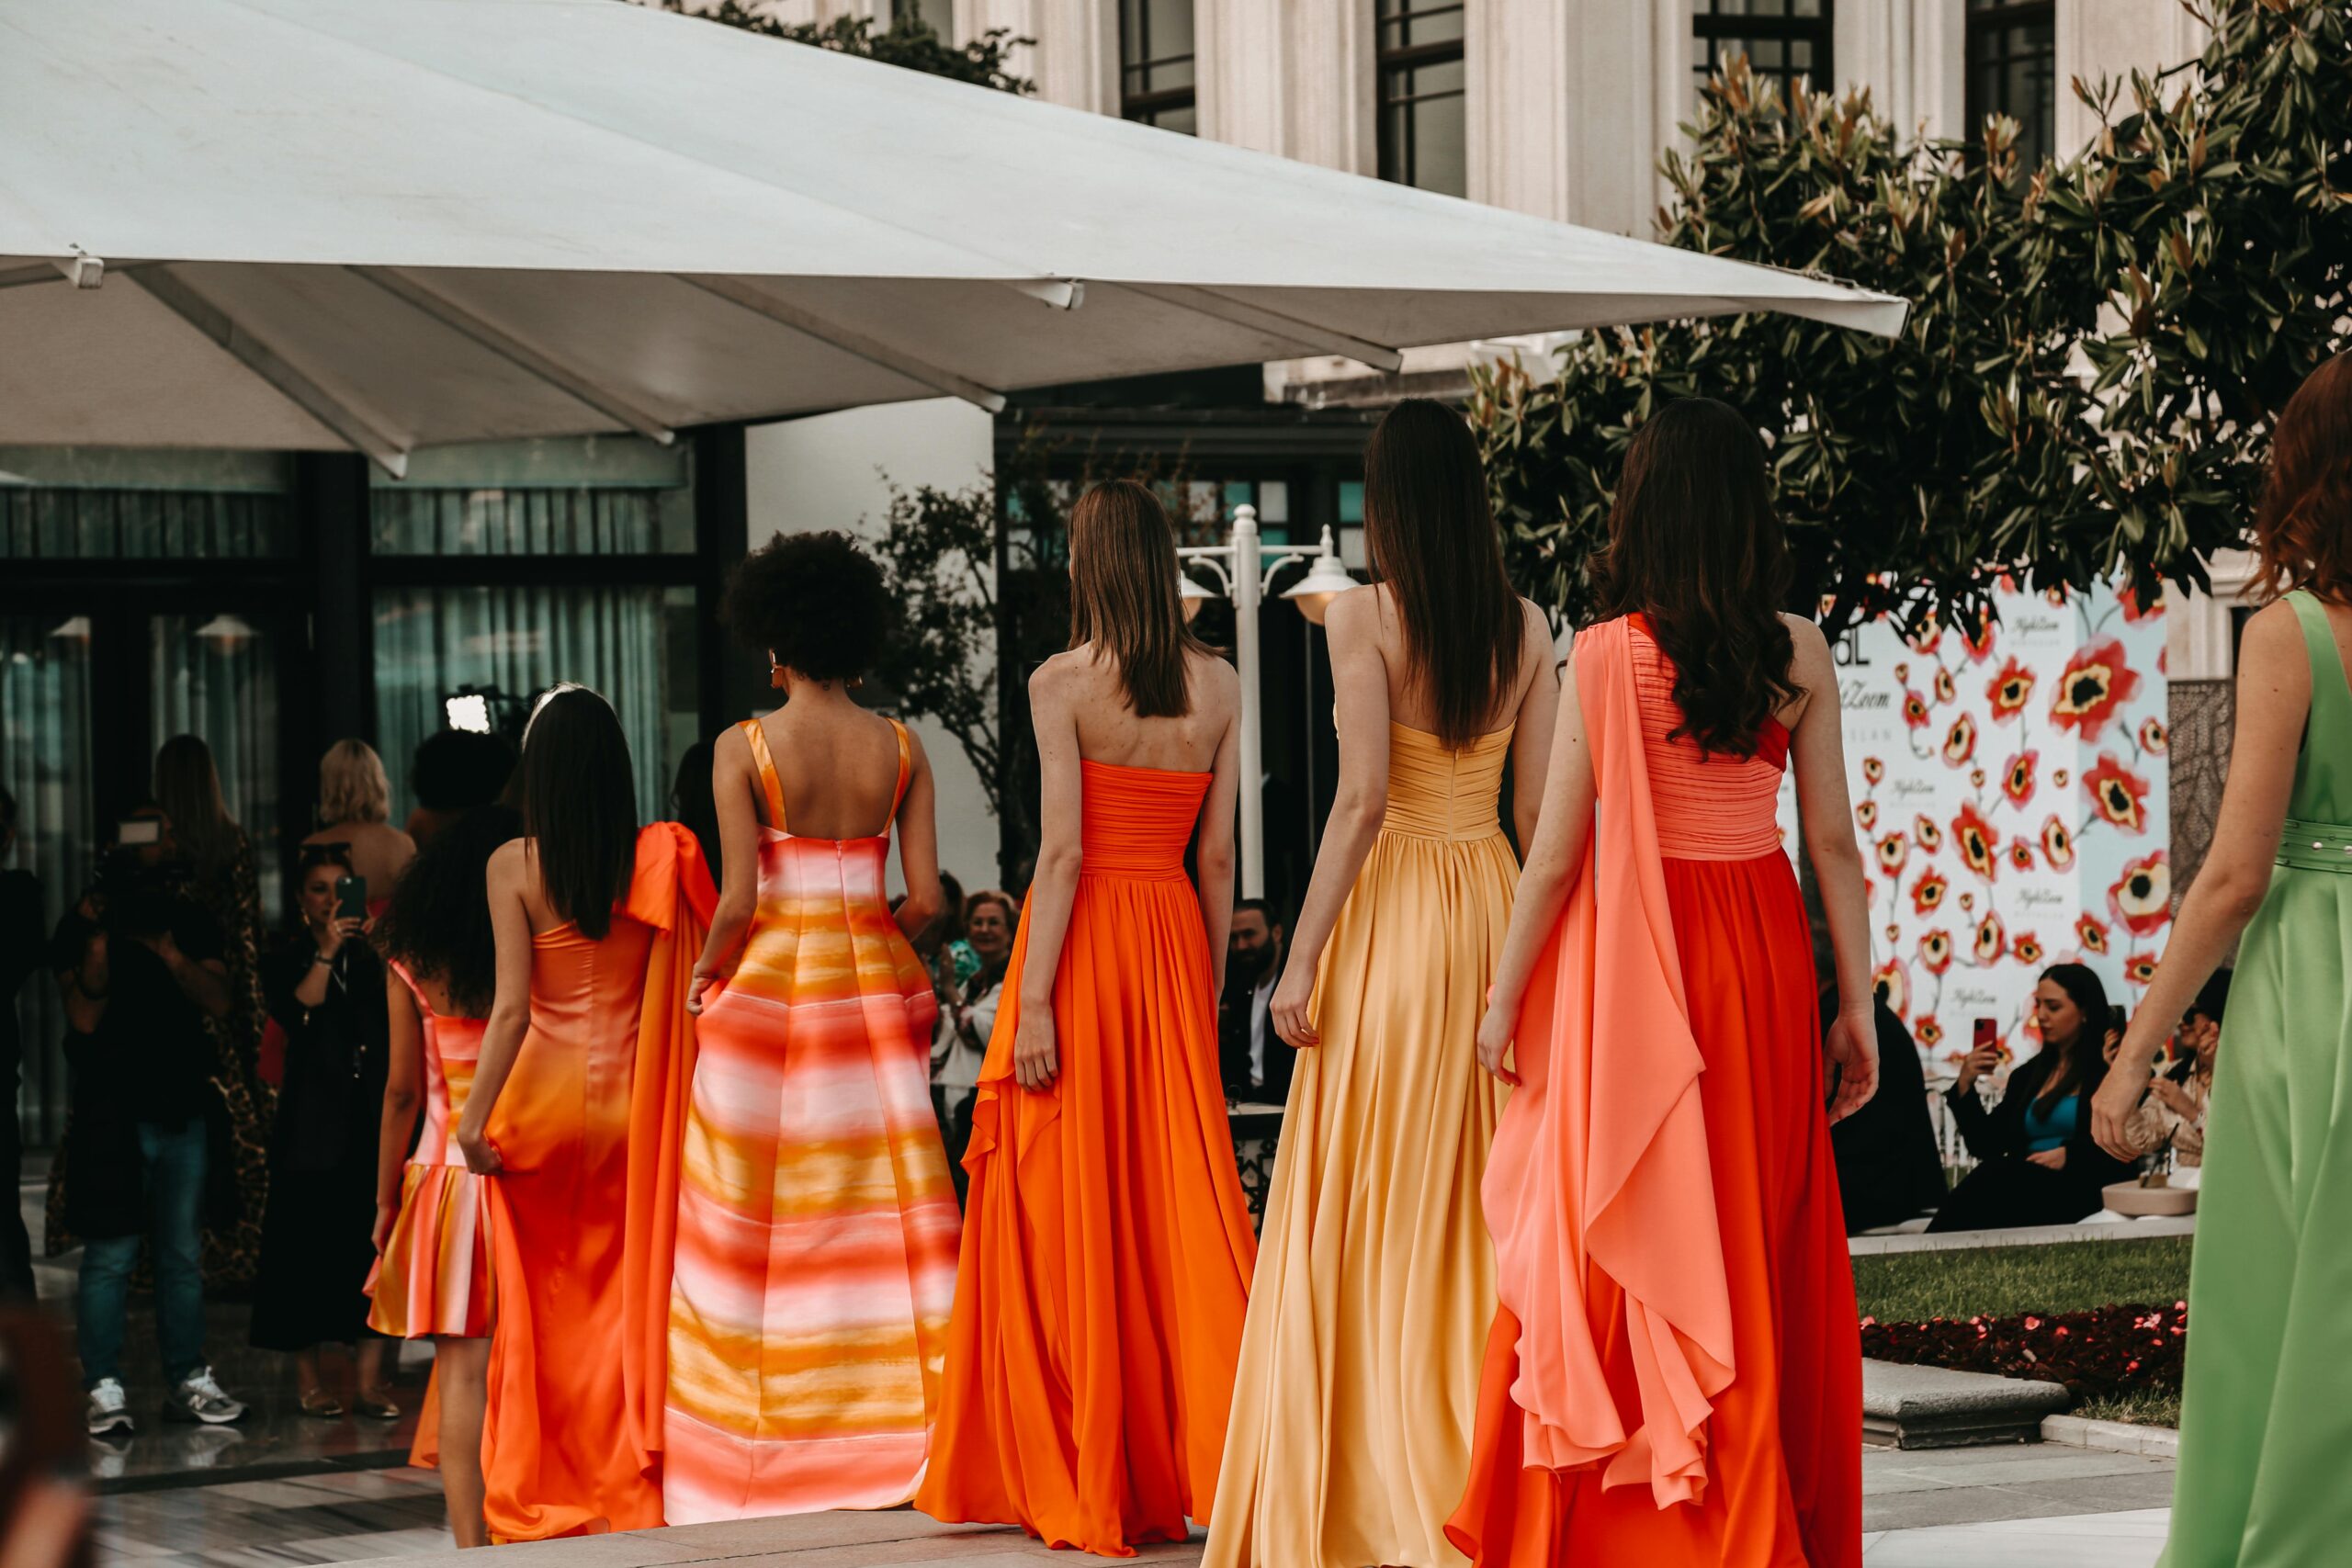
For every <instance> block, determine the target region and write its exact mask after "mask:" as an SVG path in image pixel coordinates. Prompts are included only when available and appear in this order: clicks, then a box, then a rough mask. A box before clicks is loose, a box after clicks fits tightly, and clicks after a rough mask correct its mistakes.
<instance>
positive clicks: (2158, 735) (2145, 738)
mask: <svg viewBox="0 0 2352 1568" xmlns="http://www.w3.org/2000/svg"><path fill="white" fill-rule="evenodd" d="M2140 750H2143V751H2145V752H2146V753H2148V755H2149V756H2151V757H2161V756H2163V755H2164V754H2165V752H2167V751H2169V750H2172V732H2171V731H2170V730H2168V729H2166V728H2165V721H2164V720H2163V719H2160V718H2158V717H2156V716H2154V715H2153V714H2151V715H2149V716H2147V717H2146V718H2143V719H2142V720H2141V721H2140Z"/></svg>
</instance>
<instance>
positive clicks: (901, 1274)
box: [662, 719, 957, 1525]
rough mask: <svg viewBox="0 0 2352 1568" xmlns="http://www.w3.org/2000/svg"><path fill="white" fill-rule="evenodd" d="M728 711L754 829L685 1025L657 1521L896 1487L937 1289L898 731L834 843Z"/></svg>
mask: <svg viewBox="0 0 2352 1568" xmlns="http://www.w3.org/2000/svg"><path fill="white" fill-rule="evenodd" d="M894 722H895V721H894ZM741 728H742V730H743V734H744V737H745V739H748V740H749V741H750V742H751V746H752V759H753V761H755V762H756V763H757V764H758V768H759V776H760V787H761V794H762V796H763V799H764V801H765V803H766V811H767V823H766V825H765V826H763V828H762V829H761V830H760V895H759V907H758V910H757V912H756V913H755V914H753V916H752V929H751V931H750V932H749V933H748V934H747V935H746V936H745V938H744V943H743V953H742V956H741V960H740V961H739V962H738V963H737V964H736V966H735V973H734V975H733V976H732V977H730V978H729V980H728V982H727V984H726V987H725V988H724V989H722V990H718V991H717V992H714V993H712V994H711V995H710V996H708V997H707V998H706V1002H705V1006H704V1008H703V1010H702V1015H701V1017H700V1018H699V1019H698V1020H696V1023H695V1045H696V1055H695V1087H694V1103H693V1108H692V1111H691V1112H690V1114H689V1115H688V1118H687V1122H686V1146H685V1165H684V1177H683V1179H682V1180H681V1182H680V1185H679V1191H678V1251H677V1264H676V1268H675V1269H674V1270H673V1286H672V1292H671V1297H670V1408H669V1416H668V1418H667V1421H666V1424H665V1430H666V1437H667V1446H666V1449H665V1451H664V1454H663V1458H662V1495H663V1499H664V1504H663V1513H664V1516H665V1517H666V1518H667V1519H668V1522H670V1523H671V1524H673V1525H684V1524H698V1523H702V1522H704V1521H706V1520H710V1519H733V1518H748V1517H759V1516H763V1515H771V1514H796V1513H807V1512H812V1511H814V1510H818V1509H823V1508H887V1507H892V1506H896V1505H898V1504H900V1503H903V1502H905V1501H906V1500H907V1499H908V1498H909V1497H910V1496H911V1495H913V1493H914V1489H915V1478H916V1477H917V1476H919V1475H921V1474H922V1464H923V1456H924V1452H925V1449H926V1445H927V1442H928V1439H929V1437H930V1433H931V1415H932V1411H933V1407H934V1406H935V1405H936V1404H937V1403H938V1397H939V1371H940V1364H941V1361H942V1359H943V1358H944V1356H945V1354H946V1349H947V1314H948V1309H949V1308H950V1307H951V1306H952V1305H953V1304H954V1303H955V1300H956V1225H957V1218H956V1189H955V1187H954V1186H953V1185H952V1184H951V1183H950V1182H949V1180H948V1179H947V1152H946V1150H945V1149H944V1148H943V1147H941V1145H940V1141H939V1123H938V1121H937V1120H936V1118H934V1117H933V1113H932V1109H931V1025H932V1020H933V1018H934V1017H935V1016H936V1014H937V1012H938V1003H937V1001H936V1000H935V999H934V998H933V996H932V994H931V976H930V975H929V974H927V973H926V972H925V971H924V969H923V966H922V959H920V958H918V957H916V956H915V951H914V949H913V948H912V947H910V946H909V945H908V943H907V939H906V938H905V937H904V936H903V935H901V934H900V933H899V924H898V920H897V919H896V918H895V917H894V916H892V914H891V913H890V900H889V889H888V886H887V885H886V883H885V881H884V867H885V862H886V861H887V859H888V855H889V852H890V836H889V823H890V821H891V820H895V819H896V818H897V816H898V810H899V800H900V799H902V798H903V797H904V796H905V795H906V789H907V776H908V763H909V757H910V752H909V748H908V744H907V732H906V730H905V728H903V727H900V728H899V730H898V735H899V780H898V785H897V789H896V791H895V793H894V794H893V795H892V796H891V801H890V816H889V818H886V819H885V820H884V823H883V828H882V831H881V832H879V833H877V834H875V835H873V836H871V837H868V838H863V839H842V840H834V839H809V838H801V837H798V836H796V835H794V834H793V833H791V832H789V831H787V830H786V827H785V803H784V790H783V787H782V786H781V784H779V783H778V782H777V779H776V773H775V761H774V760H773V759H772V758H771V757H770V756H769V754H768V745H767V736H766V733H765V732H764V731H763V729H762V728H760V723H759V721H758V720H757V719H748V720H746V721H745V722H744V723H743V725H742V727H741Z"/></svg>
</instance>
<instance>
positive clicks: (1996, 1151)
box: [1928, 964, 2132, 1231]
mask: <svg viewBox="0 0 2352 1568" xmlns="http://www.w3.org/2000/svg"><path fill="white" fill-rule="evenodd" d="M2033 1008H2034V1017H2035V1019H2036V1020H2037V1021H2039V1023H2040V1024H2041V1052H2040V1053H2039V1054H2037V1055H2035V1056H2034V1058H2033V1059H2032V1060H2031V1061H2030V1062H2028V1063H2026V1064H2025V1065H2024V1066H2020V1067H2018V1068H2017V1069H2015V1070H2014V1071H2012V1072H2011V1073H2010V1074H2009V1078H2008V1083H2007V1085H2006V1086H2005V1087H2004V1089H2003V1090H2002V1093H2001V1099H2000V1101H1999V1103H1998V1104H1996V1105H1995V1106H1994V1107H1993V1109H1991V1110H1990V1111H1987V1110H1986V1109H1985V1102H1984V1100H1982V1099H1981V1098H1980V1097H1979V1096H1978V1094H1977V1092H1976V1085H1977V1080H1978V1079H1980V1078H1982V1077H1985V1075H1987V1074H1988V1073H1990V1072H1991V1071H1992V1070H1993V1069H1994V1067H1995V1066H1997V1065H1998V1063H1999V1052H1998V1050H1997V1048H1996V1047H1993V1046H1986V1047H1985V1048H1984V1049H1982V1050H1977V1051H1972V1052H1971V1053H1970V1054H1969V1055H1968V1058H1967V1060H1966V1061H1964V1062H1963V1063H1962V1065H1961V1069H1960V1077H1959V1079H1958V1081H1956V1082H1955V1083H1954V1084H1953V1085H1952V1087H1951V1092H1950V1094H1949V1095H1948V1096H1947V1097H1946V1099H1947V1101H1948V1103H1949V1104H1950V1105H1951V1112H1952V1117H1953V1119H1954V1120H1955V1121H1956V1122H1958V1123H1959V1124H1960V1132H1961V1136H1962V1138H1964V1139H1965V1140H1967V1143H1968V1152H1969V1153H1971V1154H1973V1155H1974V1156H1976V1158H1977V1160H1978V1161H1979V1162H1980V1163H1979V1164H1978V1165H1977V1167H1976V1168H1975V1169H1974V1170H1972V1171H1970V1172H1969V1173H1968V1175H1967V1176H1966V1177H1965V1178H1963V1179H1962V1181H1961V1183H1960V1185H1959V1186H1957V1187H1955V1188H1953V1189H1952V1191H1951V1197H1949V1198H1947V1199H1945V1200H1944V1203H1943V1207H1942V1208H1941V1209H1939V1210H1938V1211H1937V1213H1936V1218H1935V1221H1934V1223H1933V1224H1930V1225H1929V1226H1928V1229H1929V1230H1932V1231H1972V1230H2004V1229H2008V1228H2011V1227H2014V1226H2019V1225H2063V1224H2073V1223H2074V1222H2075V1221H2076V1220H2080V1219H2084V1218H2086V1217H2087V1216H2089V1215H2091V1214H2094V1213H2098V1211H2099V1210H2100V1209H2101V1208H2102V1207H2103V1206H2104V1194H2103V1191H2102V1190H2103V1189H2104V1188H2106V1187H2107V1186H2108V1185H2109V1184H2110V1183H2112V1182H2117V1181H2124V1180H2128V1179H2131V1175H2132V1169H2131V1167H2130V1166H2128V1165H2125V1164H2124V1163H2123V1162H2122V1161H2120V1160H2119V1159H2116V1158H2115V1157H2114V1156H2111V1155H2109V1154H2108V1153H2107V1152H2106V1151H2105V1150H2103V1149H2101V1148H2100V1147H2099V1146H2098V1144H2097V1143H2096V1142H2094V1141H2093V1140H2092V1138H2091V1119H2090V1102H2091V1096H2092V1095H2093V1094H2095V1093H2097V1092H2098V1086H2099V1083H2100V1081H2101V1080H2102V1079H2104V1078H2105V1077H2106V1076H2107V1051H2108V1047H2109V1033H2110V1025H2111V1010H2110V1009H2109V1006H2108V1001H2107V991H2106V989H2105V987H2102V986H2100V984H2099V980H2098V976H2097V975H2095V974H2093V973H2092V972H2091V971H2090V970H2089V969H2087V968H2086V967H2085V966H2083V965H2082V964H2057V965H2055V966H2053V967H2052V968H2050V969H2048V970H2046V971H2044V972H2043V974H2042V976H2041V985H2040V986H2038V987H2035V989H2034V996H2033Z"/></svg>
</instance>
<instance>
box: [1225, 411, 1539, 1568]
mask: <svg viewBox="0 0 2352 1568" xmlns="http://www.w3.org/2000/svg"><path fill="white" fill-rule="evenodd" d="M1364 536H1365V541H1366V543H1367V544H1368V545H1369V546H1370V547H1371V552H1372V565H1373V570H1374V572H1375V573H1376V574H1377V575H1378V577H1379V578H1380V580H1381V581H1380V582H1379V583H1378V584H1377V585H1376V586H1374V587H1371V588H1359V589H1356V590H1355V591H1354V592H1349V593H1343V594H1341V595H1340V598H1339V599H1338V600H1337V601H1336V602H1335V603H1334V604H1332V605H1331V611H1330V616H1329V620H1328V621H1327V622H1326V626H1327V627H1328V628H1329V633H1330V638H1331V672H1332V684H1333V686H1334V688H1335V690H1336V692H1337V695H1338V715H1337V723H1338V727H1339V732H1340V784H1339V792H1338V795H1337V796H1336V798H1335V799H1334V801H1333V803H1332V807H1331V815H1330V818H1329V822H1328V823H1327V824H1326V825H1325V828H1324V832H1323V845H1322V849H1321V852H1319V853H1318V854H1317V857H1316V863H1315V874H1314V877H1313V880H1312V881H1311V882H1309V884H1308V886H1307V890H1306V903H1305V905H1304V906H1302V908H1300V910H1299V917H1298V926H1297V931H1296V933H1295V939H1294V941H1293V942H1292V944H1291V950H1290V957H1289V961H1288V964H1287V965H1286V967H1285V968H1284V969H1283V976H1282V979H1281V981H1280V982H1279V983H1278V984H1277V985H1276V987H1275V988H1274V995H1273V1000H1272V1008H1271V1010H1270V1017H1271V1021H1272V1023H1273V1025H1274V1028H1275V1029H1276V1031H1277V1032H1279V1033H1280V1034H1281V1037H1282V1041H1283V1043H1282V1044H1281V1045H1277V1046H1275V1047H1274V1049H1277V1050H1280V1049H1283V1048H1285V1047H1287V1048H1291V1049H1295V1050H1296V1051H1298V1053H1299V1055H1298V1057H1297V1061H1296V1064H1295V1067H1294V1069H1293V1071H1294V1077H1292V1079H1291V1092H1290V1102H1289V1110H1288V1113H1287V1114H1286V1116H1285V1118H1284V1121H1283V1136H1282V1141H1281V1145H1280V1151H1279V1153H1278V1154H1277V1156H1276V1157H1275V1161H1274V1172H1273V1179H1272V1187H1271V1189H1270V1190H1269V1192H1268V1194H1267V1199H1266V1224H1265V1231H1264V1234H1263V1235H1262V1236H1261V1241H1260V1246H1261V1248H1262V1251H1261V1258H1262V1259H1263V1261H1262V1263H1261V1269H1260V1272H1259V1275H1258V1284H1257V1287H1256V1290H1255V1292H1253V1294H1252V1296H1251V1299H1250V1319H1249V1327H1248V1329H1247V1331H1246V1332H1245V1333H1244V1335H1243V1337H1242V1344H1241V1371H1240V1378H1239V1382H1238V1386H1237V1388H1236V1391H1235V1396H1234V1406H1233V1420H1232V1425H1231V1427H1230V1428H1229V1436H1228V1438H1227V1454H1226V1461H1225V1465H1224V1469H1223V1472H1222V1473H1221V1475H1220V1476H1219V1478H1218V1494H1217V1498H1216V1526H1215V1528H1214V1529H1212V1530H1211V1531H1210V1534H1209V1544H1208V1551H1207V1556H1206V1558H1205V1559H1204V1561H1205V1562H1209V1563H1211V1564H1217V1565H1225V1564H1240V1563H1257V1564H1265V1565H1267V1568H1275V1565H1281V1568H1291V1565H1294V1564H1295V1565H1297V1568H1359V1565H1361V1564H1364V1563H1386V1564H1398V1565H1410V1568H1436V1565H1437V1564H1440V1563H1443V1562H1457V1561H1459V1559H1458V1556H1457V1554H1456V1553H1455V1552H1454V1551H1453V1548H1452V1547H1451V1546H1449V1545H1448V1544H1447V1543H1446V1540H1445V1537H1444V1526H1445V1519H1446V1516H1447V1515H1448V1514H1450V1513H1451V1512H1452V1511H1453V1507H1454V1505H1455V1504H1457V1503H1459V1502H1460V1501H1461V1500H1462V1486H1463V1482H1464V1478H1465V1476H1466V1473H1467V1469H1468V1444H1469V1436H1470V1434H1469V1427H1468V1425H1467V1423H1468V1419H1469V1416H1470V1412H1471V1411H1472V1409H1473V1408H1474V1407H1475V1406H1476V1403H1477V1391H1478V1357H1479V1348H1480V1343H1481V1341H1482V1339H1483V1337H1484V1335H1485V1332H1486V1329H1487V1325H1489V1324H1490V1323H1491V1322H1492V1321H1493V1319H1494V1314H1495V1273H1494V1253H1493V1249H1492V1248H1491V1247H1489V1245H1488V1244H1487V1233H1486V1221H1485V1219H1484V1217H1483V1216H1482V1215H1481V1214H1480V1213H1479V1212H1478V1184H1479V1181H1480V1179H1482V1178H1483V1177H1484V1175H1485V1173H1486V1165H1487V1145H1488V1144H1489V1143H1490V1142H1491V1141H1492V1140H1493V1137H1494V1133H1495V1118H1496V1115H1497V1113H1498V1111H1499V1110H1500V1109H1501V1104H1502V1093H1501V1089H1500V1086H1498V1084H1497V1083H1496V1082H1495V1080H1494V1079H1493V1078H1491V1077H1488V1076H1487V1074H1485V1073H1483V1072H1481V1071H1479V1070H1478V1061H1477V1041H1476V1036H1477V1032H1478V1014H1479V1011H1480V1010H1481V1008H1482V1007H1483V1006H1484V1005H1485V1002H1486V996H1487V981H1488V980H1489V979H1490V978H1491V977H1492V976H1493V974H1494V966H1495V960H1496V958H1497V957H1498V955H1499V954H1500V953H1501V951H1502V944H1503V934H1504V932H1505V931H1506V930H1507V929H1508V928H1509V925H1510V904H1511V890H1512V888H1513V887H1514V886H1516V885H1517V883H1518V881H1519V863H1518V861H1517V859H1516V857H1514V856H1513V854H1512V853H1511V847H1510V840H1508V839H1506V838H1504V837H1503V831H1502V825H1501V823H1500V821H1499V819H1498V817H1497V814H1496V806H1497V802H1498V798H1499V795H1500V791H1501V787H1502V776H1503V766H1504V763H1505V762H1506V761H1509V762H1510V763H1511V764H1512V765H1513V793H1512V804H1513V807H1514V812H1513V815H1514V817H1515V818H1516V822H1515V826H1516V827H1517V828H1518V829H1519V834H1520V838H1521V841H1522V842H1524V841H1525V840H1527V839H1529V838H1530V837H1531V836H1532V834H1533V832H1534V829H1535V807H1536V803H1537V801H1538V800H1540V799H1541V798H1542V795H1543V784H1544V761H1545V757H1546V753H1547V751H1548V750H1549V745H1550V740H1551V730H1552V710H1553V707H1554V705H1555V702H1554V690H1555V682H1553V679H1552V648H1551V639H1550V637H1549V635H1548V629H1547V627H1546V626H1545V624H1544V616H1543V613H1542V612H1541V611H1539V610H1537V609H1536V608H1535V606H1534V605H1532V604H1529V603H1528V602H1527V601H1525V600H1523V599H1521V598H1520V597H1519V596H1518V595H1517V594H1516V593H1514V592H1511V588H1510V580H1509V579H1508V578H1506V577H1505V576H1504V574H1503V562H1502V540H1501V537H1500V536H1499V535H1498V533H1497V531H1496V528H1495V523H1494V518H1493V516H1492V515H1491V514H1490V513H1488V511H1487V484H1486V475H1485V472H1484V470H1483V469H1482V468H1481V467H1480V464H1479V461H1478V450H1477V445H1476V441H1475V440H1474V439H1473V438H1472V436H1471V434H1470V427H1469V426H1468V425H1466V424H1464V423H1463V420H1462V416H1461V415H1460V414H1458V413H1455V412H1453V411H1452V410H1451V409H1448V408H1446V407H1445V406H1444V405H1442V404H1440V403H1435V402H1430V401H1429V400H1426V399H1419V398H1415V399H1408V400H1406V401H1404V402H1401V403H1399V404H1397V407H1396V408H1395V409H1393V410H1391V411H1390V412H1389V413H1388V415H1387V417H1386V418H1385V419H1383V420H1382V421H1381V422H1380V426H1379V428H1378V429H1377V430H1375V431H1374V432H1373V436H1372V444H1371V446H1369V447H1367V448H1366V450H1365V453H1364ZM1406 1324H1409V1325H1411V1329H1410V1331H1409V1332H1400V1327H1399V1325H1406ZM1342 1411H1345V1412H1347V1414H1345V1415H1342V1414H1340V1412H1342Z"/></svg>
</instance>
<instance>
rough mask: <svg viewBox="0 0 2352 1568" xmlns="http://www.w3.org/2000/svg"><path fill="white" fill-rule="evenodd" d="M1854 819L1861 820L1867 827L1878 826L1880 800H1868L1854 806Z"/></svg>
mask: <svg viewBox="0 0 2352 1568" xmlns="http://www.w3.org/2000/svg"><path fill="white" fill-rule="evenodd" d="M1854 820H1855V821H1857V822H1860V824H1861V825H1862V826H1863V827H1864V828H1865V829H1869V828H1875V827H1877V826H1878V802H1877V801H1875V800H1866V801H1864V802H1862V803H1861V804H1860V806H1857V807H1854Z"/></svg>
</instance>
